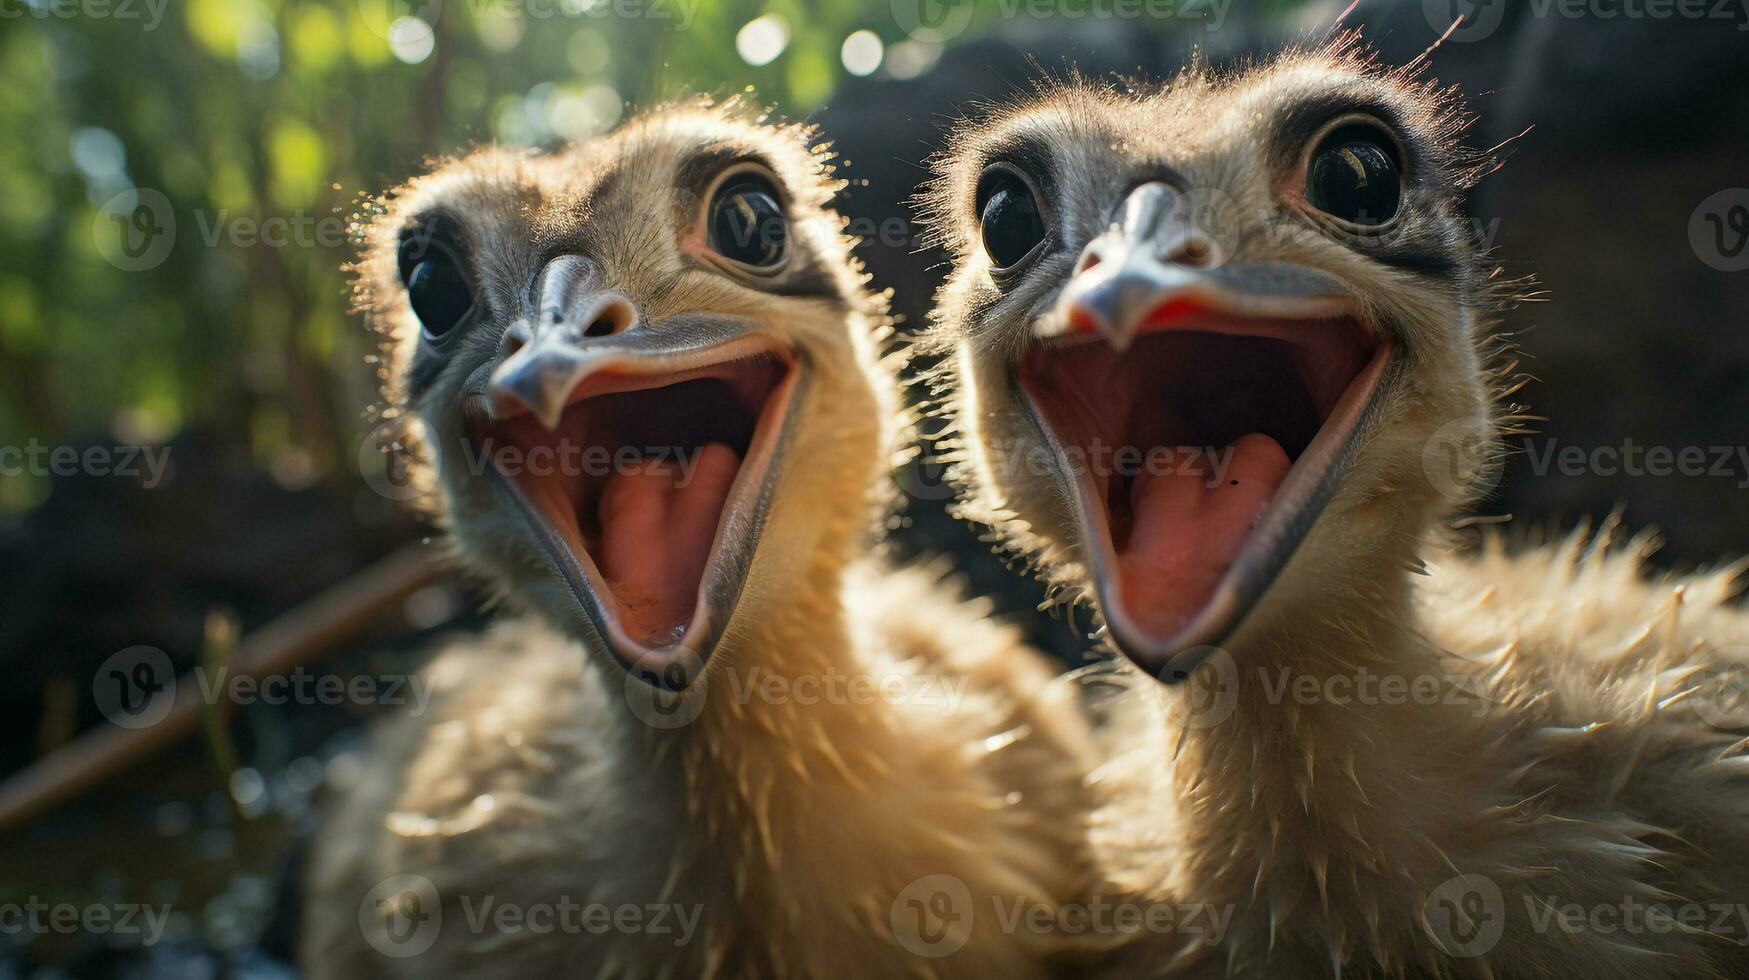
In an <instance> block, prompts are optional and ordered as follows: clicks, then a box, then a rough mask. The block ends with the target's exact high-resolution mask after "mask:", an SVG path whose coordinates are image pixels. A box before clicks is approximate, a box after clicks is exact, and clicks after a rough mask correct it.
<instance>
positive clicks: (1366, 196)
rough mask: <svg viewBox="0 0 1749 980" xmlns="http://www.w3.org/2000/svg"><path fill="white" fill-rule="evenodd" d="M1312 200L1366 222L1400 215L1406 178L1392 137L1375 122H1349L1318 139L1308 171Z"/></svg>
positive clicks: (1352, 220) (1341, 215)
mask: <svg viewBox="0 0 1749 980" xmlns="http://www.w3.org/2000/svg"><path fill="white" fill-rule="evenodd" d="M1306 200H1307V201H1309V202H1310V203H1311V205H1312V206H1313V207H1315V208H1317V209H1318V210H1320V211H1323V212H1324V213H1326V214H1329V215H1333V216H1335V217H1338V218H1341V219H1342V220H1343V221H1347V222H1349V223H1350V224H1356V225H1361V226H1363V227H1375V226H1378V225H1382V224H1384V223H1385V222H1387V221H1390V220H1391V219H1392V218H1394V217H1396V215H1397V209H1398V208H1399V207H1400V206H1401V205H1402V203H1403V179H1402V176H1401V175H1400V174H1399V173H1398V172H1397V158H1396V156H1395V154H1394V153H1393V152H1392V150H1391V144H1390V141H1389V138H1388V137H1386V136H1385V135H1384V134H1382V133H1380V132H1378V131H1377V129H1375V128H1374V127H1372V126H1367V125H1357V126H1344V127H1342V128H1340V129H1338V130H1336V131H1335V132H1333V133H1331V134H1330V135H1329V136H1327V137H1325V138H1324V141H1323V142H1322V143H1320V144H1318V149H1317V152H1315V153H1313V154H1312V165H1311V167H1310V169H1309V170H1308V171H1307V173H1306Z"/></svg>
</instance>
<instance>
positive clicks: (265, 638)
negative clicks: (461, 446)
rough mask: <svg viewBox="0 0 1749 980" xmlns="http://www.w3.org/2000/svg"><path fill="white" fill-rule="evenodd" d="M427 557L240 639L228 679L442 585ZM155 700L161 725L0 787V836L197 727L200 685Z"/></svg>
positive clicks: (313, 647)
mask: <svg viewBox="0 0 1749 980" xmlns="http://www.w3.org/2000/svg"><path fill="white" fill-rule="evenodd" d="M430 550H431V549H429V548H426V547H421V546H418V545H413V546H410V547H407V548H404V549H402V550H400V551H397V552H395V553H394V554H392V555H390V556H389V557H387V558H384V559H383V560H382V561H379V562H377V563H376V564H375V565H372V566H370V567H369V568H366V569H364V570H363V571H361V572H359V573H358V574H356V575H354V576H352V577H351V578H348V579H346V580H345V581H343V582H339V583H337V584H335V585H332V586H330V587H328V588H327V589H325V590H323V591H322V592H320V593H318V594H317V595H316V596H315V598H313V599H311V600H309V601H308V602H305V603H304V604H302V605H300V606H296V607H294V608H292V609H291V610H290V611H288V612H286V613H285V614H283V615H281V616H279V617H278V618H276V619H274V620H273V621H272V622H270V623H268V624H267V625H266V626H263V627H262V628H261V629H259V630H257V631H256V632H254V633H252V634H250V635H249V636H246V637H244V638H243V640H242V641H241V642H239V643H238V644H237V649H236V651H235V652H234V655H233V657H232V659H231V661H230V663H231V667H232V671H233V673H235V674H239V675H252V676H263V675H270V674H278V673H283V672H285V671H288V670H291V669H293V668H295V667H297V666H299V665H302V664H307V663H310V662H311V661H313V660H316V659H317V658H319V657H320V656H321V655H322V654H324V653H327V652H328V651H329V650H330V649H332V648H333V647H334V646H335V645H336V644H339V643H342V642H344V641H345V640H346V639H348V638H349V637H351V636H353V635H355V634H356V633H358V632H359V631H360V630H361V629H363V628H364V627H366V626H368V625H369V624H371V623H372V622H374V621H375V620H377V618H378V617H379V616H381V615H382V614H383V612H384V611H386V610H388V609H390V608H393V607H395V606H397V605H398V604H399V603H401V602H402V601H403V600H405V599H406V598H407V597H408V596H409V595H412V594H413V593H414V592H417V591H419V590H420V589H422V588H424V587H425V586H427V585H430V584H431V583H433V582H436V581H438V580H439V579H441V578H443V577H444V572H443V569H441V568H440V567H438V565H437V564H436V563H435V562H434V561H432V559H431V556H430ZM157 697H160V698H168V699H170V700H171V706H170V711H169V713H168V714H167V715H166V716H165V718H164V720H163V721H160V722H158V723H157V724H155V725H151V726H148V727H145V728H134V729H130V728H122V727H120V726H116V725H105V726H104V727H102V728H99V729H96V730H94V731H91V732H87V733H86V734H84V735H82V736H80V737H79V738H77V739H75V740H73V741H72V742H70V743H68V744H67V745H64V746H61V747H60V748H58V749H56V750H55V751H53V752H50V753H49V754H48V755H46V756H44V757H43V758H41V759H38V760H37V761H36V762H35V763H33V764H31V766H30V767H29V768H28V769H25V770H24V771H23V772H20V773H18V774H17V775H15V776H13V777H12V778H10V779H8V780H6V781H5V782H4V783H0V833H6V832H8V831H11V830H15V829H17V828H19V827H21V826H23V825H25V824H27V823H29V822H30V821H31V820H34V819H35V818H37V817H38V816H41V815H42V814H43V813H46V812H47V811H49V810H51V809H53V808H54V807H56V806H59V805H60V804H62V803H65V802H67V801H68V800H71V799H73V798H74V797H76V796H78V795H79V794H81V793H83V792H85V791H86V790H89V789H91V788H92V787H94V786H96V785H98V784H99V783H101V782H103V781H104V780H105V779H107V778H109V777H110V776H112V775H114V774H115V773H117V772H119V771H121V770H122V769H124V768H126V767H127V766H129V765H131V764H133V763H135V762H138V761H140V760H141V759H144V758H147V757H149V756H151V755H153V754H154V753H156V752H158V751H160V750H162V749H164V748H165V747H167V746H169V745H171V744H173V743H175V742H177V741H180V740H181V739H182V738H184V737H186V736H187V735H189V734H190V733H191V732H193V731H194V730H195V729H196V728H197V727H199V725H200V718H201V712H202V711H203V710H204V709H205V707H206V705H205V704H204V703H203V701H202V699H201V686H200V685H199V684H196V683H193V682H192V681H191V680H190V679H188V678H183V679H182V682H181V683H178V684H176V685H174V687H173V689H171V690H166V691H161V692H159V694H158V695H157ZM155 707H156V706H153V705H149V706H148V707H147V708H146V709H145V710H146V711H147V712H149V711H152V710H153V708H155Z"/></svg>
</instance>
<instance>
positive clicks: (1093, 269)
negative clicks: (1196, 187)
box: [1017, 183, 1396, 680]
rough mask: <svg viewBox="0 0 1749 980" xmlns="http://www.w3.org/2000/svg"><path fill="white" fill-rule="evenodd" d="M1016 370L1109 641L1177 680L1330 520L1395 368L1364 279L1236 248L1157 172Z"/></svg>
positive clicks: (1097, 245) (1089, 255) (1097, 244)
mask: <svg viewBox="0 0 1749 980" xmlns="http://www.w3.org/2000/svg"><path fill="white" fill-rule="evenodd" d="M1076 268H1077V271H1076V273H1075V274H1074V276H1073V277H1072V278H1071V279H1070V281H1069V283H1068V284H1067V286H1066V287H1065V288H1064V290H1063V293H1062V296H1061V298H1060V300H1059V301H1058V304H1057V306H1056V308H1055V309H1054V310H1053V311H1052V312H1051V313H1049V314H1047V315H1046V316H1044V317H1041V318H1040V320H1039V322H1038V323H1037V324H1036V325H1035V328H1034V336H1035V340H1036V341H1037V342H1036V343H1034V344H1033V345H1032V347H1031V349H1030V351H1029V353H1028V354H1027V355H1026V356H1025V358H1024V359H1023V360H1022V361H1021V362H1020V364H1019V366H1018V368H1017V381H1018V388H1019V390H1020V392H1021V396H1020V397H1021V399H1022V401H1023V402H1024V403H1025V405H1026V408H1027V410H1028V412H1029V414H1030V415H1031V417H1032V419H1033V421H1034V422H1035V423H1036V425H1037V426H1038V428H1039V430H1040V432H1041V434H1042V435H1043V436H1044V437H1045V439H1046V441H1047V443H1048V444H1049V445H1051V446H1052V448H1053V449H1054V450H1055V455H1056V457H1057V459H1058V460H1059V461H1060V464H1061V467H1060V471H1061V475H1062V478H1063V480H1064V481H1065V482H1066V483H1067V484H1068V485H1069V490H1070V493H1069V497H1070V499H1071V501H1072V503H1073V508H1072V509H1073V511H1074V519H1075V521H1076V522H1077V524H1078V525H1079V530H1080V536H1081V538H1082V540H1083V541H1084V542H1085V560H1086V562H1087V565H1088V569H1089V572H1090V574H1091V575H1092V578H1093V580H1094V586H1095V594H1096V597H1097V599H1098V601H1099V604H1100V608H1101V610H1102V612H1103V613H1104V615H1105V619H1106V621H1107V623H1108V624H1109V626H1110V630H1111V635H1112V639H1113V640H1114V641H1115V643H1116V644H1117V646H1118V648H1119V649H1120V650H1122V651H1123V652H1124V653H1125V654H1126V655H1128V656H1129V657H1130V658H1131V659H1133V660H1135V661H1136V662H1137V663H1138V664H1140V665H1141V666H1142V667H1143V668H1144V669H1147V670H1149V671H1150V672H1151V673H1154V674H1155V675H1156V676H1159V677H1161V678H1162V679H1165V680H1175V679H1180V678H1182V677H1184V676H1187V674H1188V672H1189V671H1190V670H1191V669H1193V668H1194V667H1195V666H1196V664H1197V663H1198V662H1200V660H1201V659H1202V658H1203V657H1204V656H1206V655H1207V654H1208V653H1209V652H1210V651H1211V649H1212V647H1213V645H1215V644H1218V643H1221V642H1222V641H1223V640H1224V639H1225V638H1226V637H1227V636H1228V635H1230V634H1231V633H1232V631H1233V630H1234V629H1236V628H1237V627H1238V626H1239V625H1240V623H1241V622H1242V621H1243V620H1244V617H1245V615H1246V613H1248V612H1249V611H1250V609H1251V608H1252V607H1253V606H1254V605H1255V604H1256V602H1257V601H1258V600H1259V599H1260V598H1261V597H1262V596H1263V594H1264V593H1265V592H1266V591H1267V590H1268V589H1269V587H1270V585H1271V583H1272V582H1273V581H1274V580H1275V578H1276V576H1277V574H1278V573H1279V572H1280V571H1281V569H1282V567H1283V566H1284V565H1286V563H1287V561H1288V559H1289V558H1291V557H1292V556H1293V553H1294V551H1295V549H1296V548H1298V546H1299V544H1300V542H1301V541H1303V540H1304V538H1305V536H1306V534H1307V533H1308V532H1309V530H1310V529H1311V527H1312V524H1313V523H1314V522H1315V521H1316V519H1317V517H1318V515H1319V513H1320V512H1321V510H1322V509H1323V507H1324V505H1325V503H1326V502H1327V501H1328V500H1329V498H1330V495H1331V492H1332V490H1333V489H1334V487H1335V485H1336V483H1337V481H1338V480H1339V479H1340V477H1341V474H1342V472H1343V470H1344V469H1345V467H1346V465H1347V463H1348V460H1349V458H1350V457H1351V456H1352V454H1353V451H1354V447H1355V445H1356V444H1357V442H1358V441H1359V437H1360V436H1361V434H1362V433H1363V432H1364V430H1365V428H1366V426H1367V424H1368V420H1369V418H1370V416H1371V414H1372V411H1371V409H1372V406H1374V405H1375V404H1376V403H1377V401H1378V395H1379V393H1380V392H1381V391H1383V390H1384V389H1385V388H1386V387H1388V385H1389V383H1390V378H1391V376H1392V374H1393V372H1394V370H1395V367H1394V365H1395V363H1396V361H1395V359H1394V357H1393V349H1394V348H1393V344H1392V343H1391V340H1390V338H1389V337H1388V336H1385V335H1384V333H1383V331H1381V330H1377V329H1373V328H1369V327H1368V326H1367V325H1366V324H1363V323H1362V322H1361V321H1360V320H1359V319H1358V318H1357V316H1356V312H1355V311H1356V310H1357V308H1358V306H1357V304H1356V302H1355V299H1354V296H1353V294H1352V291H1351V290H1350V289H1349V287H1348V286H1347V285H1346V283H1344V282H1343V281H1342V280H1340V279H1337V278H1335V277H1333V276H1330V275H1328V274H1326V273H1322V272H1318V271H1316V270H1313V269H1309V268H1305V267H1302V266H1297V265H1292V264H1288V263H1277V262H1257V263H1240V262H1231V261H1227V260H1226V258H1225V256H1224V254H1223V251H1222V249H1221V248H1220V247H1219V245H1218V244H1216V243H1215V241H1214V240H1213V239H1212V237H1210V236H1209V235H1207V234H1206V233H1205V232H1204V231H1203V230H1202V229H1201V228H1199V227H1198V225H1197V223H1196V221H1195V220H1194V218H1193V217H1191V216H1190V215H1189V214H1188V213H1187V207H1186V204H1185V201H1184V198H1183V196H1182V195H1181V194H1180V193H1179V192H1178V191H1176V190H1175V189H1173V188H1171V187H1169V186H1167V185H1165V184H1160V183H1149V184H1143V185H1141V186H1140V187H1138V188H1136V190H1135V191H1133V192H1132V193H1131V194H1130V195H1129V197H1128V198H1127V199H1126V201H1125V203H1124V206H1123V210H1122V212H1121V213H1120V215H1119V220H1118V221H1117V222H1116V223H1115V224H1114V225H1113V226H1112V227H1111V228H1110V229H1109V230H1108V231H1107V232H1105V233H1104V234H1103V235H1101V236H1100V237H1099V238H1097V239H1095V240H1094V241H1093V242H1092V243H1090V244H1089V245H1088V246H1087V248H1086V250H1085V251H1084V252H1083V253H1082V256H1081V260H1080V262H1079V263H1078V264H1077V267H1076Z"/></svg>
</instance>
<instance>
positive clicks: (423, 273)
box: [396, 214, 474, 340]
mask: <svg viewBox="0 0 1749 980" xmlns="http://www.w3.org/2000/svg"><path fill="white" fill-rule="evenodd" d="M463 241H465V239H464V238H463V237H462V229H461V225H460V223H459V222H457V221H456V220H455V219H454V218H453V217H451V216H449V215H447V214H438V215H435V216H432V217H429V218H425V219H423V220H422V221H421V222H420V223H419V224H418V225H417V226H416V227H412V228H409V229H407V230H406V231H404V232H402V234H401V247H400V254H398V255H397V256H396V260H397V262H398V264H399V265H400V270H401V282H402V284H403V285H405V286H406V287H407V301H408V303H409V304H411V305H412V307H413V315H414V316H417V317H418V318H419V324H420V326H422V327H424V328H425V333H426V335H427V336H429V337H431V338H432V339H434V340H435V339H440V338H442V337H444V336H445V335H447V334H448V333H449V332H450V331H452V330H454V329H455V328H456V327H457V326H458V325H460V324H461V322H462V321H463V320H465V319H467V317H468V314H469V313H472V312H473V309H474V291H473V287H472V286H470V285H469V284H468V278H467V276H465V275H463V274H462V264H461V259H460V258H459V256H460V255H461V254H462V245H461V243H462V242H463Z"/></svg>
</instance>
